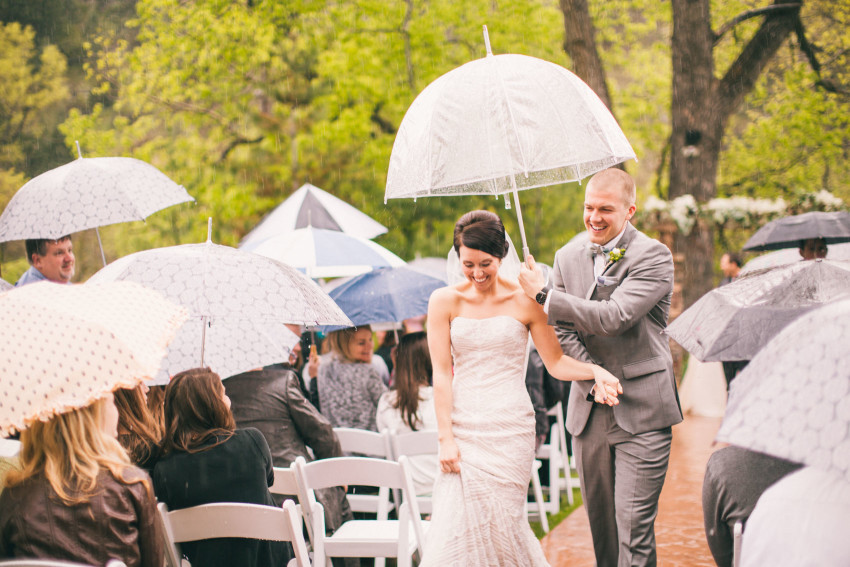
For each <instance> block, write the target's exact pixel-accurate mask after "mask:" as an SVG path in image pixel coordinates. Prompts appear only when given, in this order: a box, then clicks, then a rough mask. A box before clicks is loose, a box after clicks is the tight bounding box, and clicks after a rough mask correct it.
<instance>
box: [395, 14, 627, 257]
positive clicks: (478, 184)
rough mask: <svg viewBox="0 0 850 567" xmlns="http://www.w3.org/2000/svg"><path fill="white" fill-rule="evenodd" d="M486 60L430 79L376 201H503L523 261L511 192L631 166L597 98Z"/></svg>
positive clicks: (559, 79) (554, 72) (524, 62)
mask: <svg viewBox="0 0 850 567" xmlns="http://www.w3.org/2000/svg"><path fill="white" fill-rule="evenodd" d="M484 38H485V44H486V48H487V56H486V57H485V58H483V59H478V60H475V61H471V62H469V63H467V64H465V65H462V66H461V67H458V68H457V69H454V70H452V71H450V72H448V73H446V74H445V75H443V76H441V77H439V78H438V79H436V80H435V81H434V82H432V83H431V84H430V85H428V86H427V87H426V88H425V90H423V91H422V92H421V93H420V94H419V96H417V97H416V99H415V100H414V101H413V103H412V104H411V105H410V108H408V110H407V113H406V114H405V116H404V119H403V120H402V122H401V126H400V127H399V130H398V134H397V135H396V139H395V143H394V144H393V149H392V154H391V156H390V164H389V170H388V172H387V188H386V192H385V194H384V200H385V201H386V200H387V199H395V198H403V197H412V198H418V197H430V196H439V195H506V196H505V202H506V204H508V203H509V201H508V197H507V194H508V193H511V194H513V200H514V204H515V207H516V211H517V217H518V219H519V226H520V231H521V233H522V244H523V252H524V253H525V254H526V255H527V254H528V244H527V242H526V238H525V228H524V225H523V221H522V212H521V209H520V204H519V196H518V191H519V190H522V189H532V188H535V187H544V186H548V185H555V184H558V183H567V182H570V181H580V180H581V179H583V178H585V177H587V176H589V175H592V174H594V173H596V172H598V171H601V170H603V169H606V168H608V167H611V166H613V165H616V164H618V163H621V162H623V161H626V160H629V159H634V158H635V152H634V150H633V149H632V147H631V145H630V144H629V142H628V140H627V139H626V137H625V135H624V134H623V132H622V130H621V129H620V126H619V125H618V124H617V121H616V120H615V119H614V117H613V115H612V114H611V112H610V111H609V110H608V108H606V106H605V104H604V103H603V102H602V101H601V100H600V99H599V97H598V96H597V95H596V93H594V92H593V90H592V89H591V88H590V87H588V86H587V85H586V84H585V83H584V82H583V81H582V80H581V79H579V78H578V77H577V76H576V75H574V74H573V73H571V72H570V71H568V70H566V69H564V68H563V67H561V66H559V65H556V64H554V63H550V62H548V61H544V60H542V59H537V58H535V57H528V56H525V55H509V54H507V55H493V53H492V51H491V50H490V41H489V38H488V36H487V28H486V26H485V27H484Z"/></svg>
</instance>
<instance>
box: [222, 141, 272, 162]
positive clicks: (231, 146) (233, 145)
mask: <svg viewBox="0 0 850 567" xmlns="http://www.w3.org/2000/svg"><path fill="white" fill-rule="evenodd" d="M263 139H264V136H257V137H256V138H251V139H248V138H236V139H235V140H233V141H232V142H230V143H229V144H228V145H227V147H226V148H224V151H222V152H221V155H220V156H219V158H218V161H224V160H225V159H226V158H227V154H229V153H230V152H231V151H232V150H234V149H235V148H237V147H238V146H242V145H245V144H258V143H260V142H262V141H263Z"/></svg>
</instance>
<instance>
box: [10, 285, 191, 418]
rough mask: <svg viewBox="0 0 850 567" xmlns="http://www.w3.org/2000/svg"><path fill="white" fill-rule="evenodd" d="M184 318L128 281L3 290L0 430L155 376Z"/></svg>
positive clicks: (152, 293) (82, 404) (172, 306)
mask: <svg viewBox="0 0 850 567" xmlns="http://www.w3.org/2000/svg"><path fill="white" fill-rule="evenodd" d="M186 316H187V313H186V310H185V309H184V308H182V307H179V306H177V305H175V304H173V303H171V302H170V301H167V300H166V299H165V298H164V297H163V296H162V295H161V294H159V293H157V292H155V291H152V290H149V289H145V288H144V287H142V286H140V285H138V284H134V283H131V282H114V283H108V284H102V285H85V286H83V285H57V284H55V283H52V282H39V283H35V284H32V285H28V286H24V287H21V288H17V289H14V290H12V291H9V292H7V293H4V294H2V295H0V320H2V321H3V325H0V359H2V360H3V367H2V368H3V369H2V380H0V400H2V403H0V432H3V433H9V432H11V431H12V430H18V431H20V430H21V429H24V428H26V427H27V426H28V425H29V424H30V423H32V422H33V421H35V420H37V419H40V420H45V421H46V420H48V419H50V418H51V417H52V416H54V415H56V414H59V413H63V412H66V411H70V410H72V409H76V408H81V407H85V406H87V405H89V404H90V403H92V402H93V401H95V400H97V399H98V398H100V397H102V396H103V395H105V394H106V393H107V392H111V391H112V390H114V389H116V388H132V387H134V386H136V385H137V384H138V383H139V382H141V381H142V380H144V379H145V378H150V377H153V376H155V375H156V373H157V371H158V369H159V366H160V362H161V361H162V357H163V356H164V355H165V352H166V345H167V344H168V341H169V340H170V339H171V337H173V336H174V333H175V331H176V330H177V328H178V327H179V326H180V325H181V324H182V323H183V321H185V320H186Z"/></svg>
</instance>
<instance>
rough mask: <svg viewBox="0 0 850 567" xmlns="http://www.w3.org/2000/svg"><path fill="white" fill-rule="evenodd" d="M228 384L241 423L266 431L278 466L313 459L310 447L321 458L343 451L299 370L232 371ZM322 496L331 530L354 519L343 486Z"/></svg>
mask: <svg viewBox="0 0 850 567" xmlns="http://www.w3.org/2000/svg"><path fill="white" fill-rule="evenodd" d="M224 385H225V387H226V388H227V394H228V396H229V397H230V402H231V406H230V409H231V411H232V412H233V417H234V419H235V420H236V425H237V427H240V428H244V427H255V428H257V429H259V430H260V431H261V432H262V434H263V436H264V437H265V438H266V441H267V442H268V444H269V449H271V454H272V462H273V463H274V466H276V467H288V466H289V465H291V464H292V463H293V462H294V461H295V458H296V457H304V458H305V459H306V460H307V461H311V460H313V459H312V458H311V457H310V455H309V453H308V451H307V448H308V447H309V448H310V449H312V451H313V455H315V458H316V459H329V458H332V457H341V456H342V449H341V448H340V444H339V440H338V439H337V437H336V434H335V433H334V432H333V427H331V424H330V422H328V420H327V418H325V417H324V416H323V415H322V414H320V413H319V411H318V410H317V409H316V408H315V407H313V404H311V403H310V402H309V401H308V400H307V398H306V397H305V396H304V392H303V391H302V390H301V385H300V382H299V380H298V376H297V375H296V374H295V372H294V371H292V370H287V369H281V368H276V369H270V368H265V369H263V370H252V371H250V372H244V373H242V374H237V375H236V376H231V377H230V378H228V379H227V380H225V381H224ZM291 497H292V498H293V499H294V500H297V498H298V497H297V495H292V496H291ZM274 498H275V502H276V503H277V504H278V505H280V504H281V503H282V502H283V500H284V499H286V498H288V496H279V495H274ZM316 498H317V499H318V500H319V502H320V503H321V504H322V506H323V507H324V509H325V525H326V527H327V528H328V529H329V530H331V531H332V530H336V529H337V528H338V527H339V526H340V524H342V522H344V521H346V520H350V519H352V514H351V509H350V508H349V506H348V500H346V498H345V491H344V490H343V489H342V488H340V487H334V488H326V489H322V490H317V491H316Z"/></svg>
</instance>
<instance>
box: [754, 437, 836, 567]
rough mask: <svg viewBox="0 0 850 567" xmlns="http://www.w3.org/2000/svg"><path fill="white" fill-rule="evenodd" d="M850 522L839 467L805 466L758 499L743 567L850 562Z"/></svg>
mask: <svg viewBox="0 0 850 567" xmlns="http://www.w3.org/2000/svg"><path fill="white" fill-rule="evenodd" d="M837 452H838V450H837V449H836V454H837ZM848 525H850V482H848V481H847V477H846V476H844V475H842V474H841V473H839V472H836V471H834V470H825V469H824V470H822V469H819V468H816V467H804V468H801V469H800V470H798V471H796V472H794V473H792V474H789V475H788V476H786V477H785V478H783V479H782V480H780V481H779V482H777V483H776V484H774V485H773V486H771V487H770V488H768V489H767V490H765V492H764V494H762V495H761V498H759V501H758V504H756V507H755V509H754V510H753V513H752V515H751V516H750V521H749V522H748V523H747V526H746V529H745V530H744V538H743V542H742V543H743V545H742V550H741V567H756V566H757V567H762V566H763V565H771V566H773V565H777V566H783V565H789V566H792V565H793V566H794V567H833V566H834V567H839V566H841V567H844V566H846V565H850V538H848V537H847V526H848Z"/></svg>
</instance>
